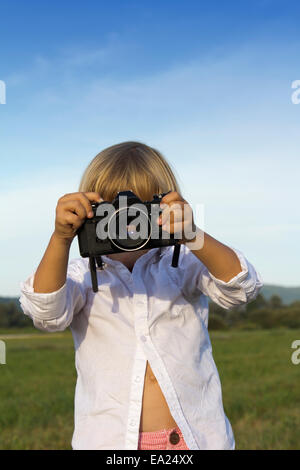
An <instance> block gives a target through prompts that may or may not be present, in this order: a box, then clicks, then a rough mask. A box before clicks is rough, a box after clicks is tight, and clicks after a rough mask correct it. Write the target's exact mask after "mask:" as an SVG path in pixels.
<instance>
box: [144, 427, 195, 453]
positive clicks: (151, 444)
mask: <svg viewBox="0 0 300 470" xmlns="http://www.w3.org/2000/svg"><path fill="white" fill-rule="evenodd" d="M138 449H140V450H189V448H188V446H187V445H186V442H185V440H184V439H183V435H182V433H181V431H180V429H179V427H175V428H171V429H162V430H161V431H153V432H140V434H139V443H138Z"/></svg>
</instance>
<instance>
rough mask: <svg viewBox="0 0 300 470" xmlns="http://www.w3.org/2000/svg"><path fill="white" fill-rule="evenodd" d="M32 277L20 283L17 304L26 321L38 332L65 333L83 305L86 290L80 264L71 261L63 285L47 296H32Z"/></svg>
mask: <svg viewBox="0 0 300 470" xmlns="http://www.w3.org/2000/svg"><path fill="white" fill-rule="evenodd" d="M34 276H35V273H33V274H31V275H30V276H29V277H28V279H26V281H25V282H21V283H20V289H21V295H20V298H19V302H20V305H21V308H22V310H23V312H24V314H25V315H27V316H28V317H30V318H31V319H32V321H33V324H34V326H35V327H36V328H38V329H39V330H44V331H49V332H54V331H63V330H65V329H66V328H67V327H68V326H69V325H70V324H71V322H72V320H73V317H74V315H77V314H78V313H80V311H81V310H82V308H83V307H84V305H85V301H86V287H85V284H84V273H83V270H82V267H81V262H80V260H78V259H74V260H71V261H70V262H69V264H68V270H67V278H66V282H65V284H64V285H63V286H62V287H61V288H60V289H58V290H57V291H54V292H50V293H40V292H34V289H33V283H34Z"/></svg>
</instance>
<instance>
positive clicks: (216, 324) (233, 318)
mask: <svg viewBox="0 0 300 470" xmlns="http://www.w3.org/2000/svg"><path fill="white" fill-rule="evenodd" d="M208 326H209V328H210V329H211V330H225V329H228V328H239V329H245V330H252V329H259V328H264V329H265V328H278V327H286V328H300V301H299V300H298V301H296V302H293V303H291V304H289V305H284V304H283V302H282V300H281V298H280V297H279V296H278V295H272V296H271V297H270V299H269V300H267V299H265V298H264V296H263V295H262V294H258V296H257V297H256V299H255V300H253V301H252V302H249V303H248V304H246V305H241V306H238V307H234V308H232V309H230V310H226V309H223V308H221V307H219V306H218V305H217V304H215V303H211V304H210V313H209V325H208Z"/></svg>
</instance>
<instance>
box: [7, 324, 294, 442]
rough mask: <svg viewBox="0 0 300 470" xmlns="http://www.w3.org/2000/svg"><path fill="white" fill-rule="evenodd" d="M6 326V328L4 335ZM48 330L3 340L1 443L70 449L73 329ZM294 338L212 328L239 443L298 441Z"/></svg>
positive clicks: (279, 333) (291, 334)
mask: <svg viewBox="0 0 300 470" xmlns="http://www.w3.org/2000/svg"><path fill="white" fill-rule="evenodd" d="M33 331H34V330H30V329H29V330H27V331H26V334H29V333H32V332H33ZM7 333H8V331H3V330H1V331H0V338H1V334H7ZM10 333H13V334H16V333H20V334H23V333H25V330H24V331H23V330H22V331H20V330H14V331H12V330H10ZM34 333H37V334H43V333H42V332H39V331H37V330H35V331H34ZM43 336H44V337H36V338H30V339H28V338H26V339H8V340H5V342H6V347H7V364H6V365H0V429H1V432H0V449H70V448H71V445H70V442H71V438H72V433H73V402H74V389H75V381H76V374H75V367H74V350H73V340H72V336H71V334H70V332H69V331H66V332H64V333H57V334H43ZM295 339H300V330H287V329H278V330H256V331H247V332H246V331H235V330H231V331H227V332H216V331H213V332H211V341H212V345H213V354H214V359H215V362H216V364H217V367H218V371H219V374H220V378H221V382H222V389H223V404H224V409H225V412H226V414H227V416H228V418H229V420H230V422H231V424H232V427H233V431H234V434H235V439H236V448H237V449H299V448H300V435H299V432H297V431H298V430H299V429H300V393H299V384H300V380H299V377H300V364H299V365H298V366H297V365H294V364H292V362H291V354H292V352H293V350H292V349H291V344H292V342H293V341H294V340H295Z"/></svg>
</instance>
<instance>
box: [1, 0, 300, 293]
mask: <svg viewBox="0 0 300 470" xmlns="http://www.w3.org/2000/svg"><path fill="white" fill-rule="evenodd" d="M0 17H1V29H0V52H1V61H0V80H3V81H5V83H6V87H7V96H6V104H5V105H0V156H1V185H0V220H1V231H0V257H1V258H0V259H1V283H0V295H3V296H6V295H18V293H19V283H20V281H22V280H24V279H25V278H27V277H28V276H29V274H31V272H33V271H34V270H35V269H36V267H37V265H38V263H39V262H40V259H41V257H42V255H43V252H44V250H45V248H46V246H47V244H48V241H49V238H50V236H51V233H52V231H53V228H54V217H55V207H56V202H57V199H58V198H59V197H60V196H61V195H62V194H65V193H67V192H74V191H77V188H78V184H79V180H80V177H81V174H82V172H83V171H84V169H85V167H86V166H87V165H88V163H89V161H90V160H91V159H92V158H93V157H94V156H95V155H96V154H97V153H98V152H99V151H101V150H102V149H104V148H105V147H107V146H109V145H113V144H115V143H118V142H122V141H125V140H139V141H142V142H145V143H146V144H148V145H151V146H153V147H155V148H158V149H159V150H160V151H162V153H163V154H164V155H165V157H166V158H167V159H168V160H169V161H170V163H171V164H172V166H173V167H174V168H175V171H176V175H177V176H178V179H179V182H180V184H181V187H182V192H183V194H184V195H185V198H186V199H187V200H188V201H189V202H190V203H191V204H192V205H194V206H195V205H196V204H204V209H205V210H204V227H203V228H204V229H205V230H206V231H207V232H208V233H209V234H210V235H212V236H214V237H215V238H217V239H218V240H220V241H222V242H223V243H225V244H228V245H229V246H233V247H236V248H238V249H240V250H241V251H242V252H244V254H245V255H246V257H247V258H248V259H249V261H251V262H252V263H253V264H254V265H255V267H256V268H257V269H258V271H259V272H260V273H261V275H262V277H263V279H264V281H265V283H272V284H280V285H285V286H297V285H300V267H299V248H298V241H299V235H300V221H299V215H298V214H299V208H298V206H299V201H300V198H299V195H300V194H299V193H300V190H299V174H300V171H299V170H300V163H299V162H300V159H299V153H300V151H299V131H300V104H299V105H295V104H293V103H292V100H291V95H292V92H293V90H292V88H291V85H292V82H293V81H294V80H300V56H299V51H300V32H299V20H300V5H299V3H298V2H296V1H291V2H289V3H287V2H284V1H272V0H264V1H252V2H246V1H227V2H224V1H210V2H202V1H186V2H182V1H174V0H173V1H169V0H167V1H152V2H143V1H139V2H138V1H115V2H104V1H99V0H98V1H91V0H87V1H86V2H79V1H73V2H70V1H66V0H65V1H61V2H58V1H51V2H50V1H45V0H44V1H43V2H38V1H32V0H28V1H27V2H23V1H21V0H20V1H15V0H10V1H6V0H2V2H1V5H0ZM77 256H79V252H78V248H77V244H76V240H75V241H74V243H73V246H72V250H71V257H77Z"/></svg>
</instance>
